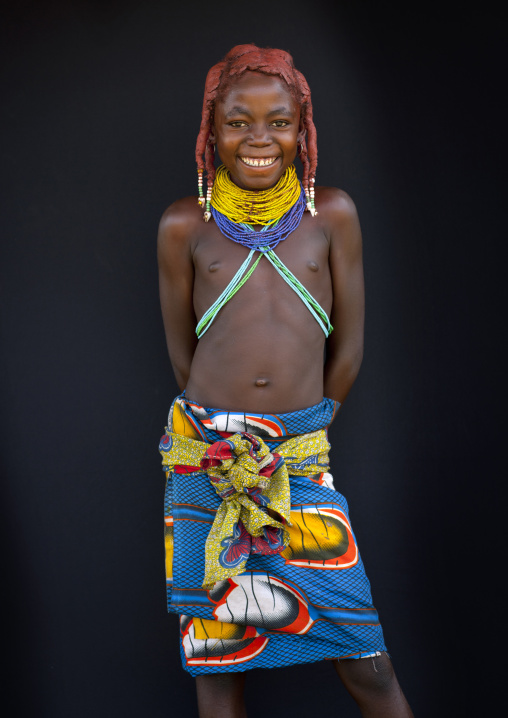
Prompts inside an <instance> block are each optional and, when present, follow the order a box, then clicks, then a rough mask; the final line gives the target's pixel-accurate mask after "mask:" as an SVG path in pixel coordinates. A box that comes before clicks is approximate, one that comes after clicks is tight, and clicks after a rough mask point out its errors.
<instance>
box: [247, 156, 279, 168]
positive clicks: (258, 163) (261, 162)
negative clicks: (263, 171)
mask: <svg viewBox="0 0 508 718" xmlns="http://www.w3.org/2000/svg"><path fill="white" fill-rule="evenodd" d="M240 159H241V161H242V162H243V163H244V164H246V165H248V166H249V167H270V165H273V164H275V163H276V162H277V160H278V159H279V158H278V157H259V158H256V159H255V158H254V157H240Z"/></svg>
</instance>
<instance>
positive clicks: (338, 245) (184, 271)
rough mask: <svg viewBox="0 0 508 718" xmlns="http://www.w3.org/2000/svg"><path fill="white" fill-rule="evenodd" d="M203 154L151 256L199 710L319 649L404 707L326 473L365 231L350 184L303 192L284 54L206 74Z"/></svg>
mask: <svg viewBox="0 0 508 718" xmlns="http://www.w3.org/2000/svg"><path fill="white" fill-rule="evenodd" d="M216 154H218V155H219V157H220V160H221V162H222V164H221V166H220V167H218V168H217V169H216V167H215V155H216ZM297 155H298V156H299V157H300V159H301V162H302V166H303V173H302V181H301V182H300V181H299V180H298V178H297V175H296V172H295V168H294V165H293V163H294V161H295V158H296V156H297ZM196 160H197V165H198V189H199V200H198V201H196V198H195V197H187V198H185V199H181V200H178V201H177V202H175V203H174V204H172V205H171V206H170V207H169V208H168V209H167V210H166V212H165V213H164V215H163V217H162V219H161V222H160V228H159V237H158V257H159V270H160V297H161V306H162V314H163V319H164V326H165V331H166V338H167V345H168V350H169V355H170V359H171V363H172V366H173V370H174V373H175V377H176V380H177V382H178V385H179V387H180V390H181V392H182V393H181V394H180V396H179V397H177V398H176V399H175V401H174V402H173V405H172V407H171V410H170V414H169V418H168V427H167V428H166V433H165V435H164V436H163V437H162V439H161V444H160V450H161V454H162V456H163V468H164V470H165V472H166V476H167V482H166V500H165V523H166V534H165V535H166V573H167V592H168V610H170V611H173V612H176V613H179V614H180V621H181V653H182V662H183V666H184V668H185V669H186V670H187V671H189V672H190V673H191V674H192V675H194V676H196V677H197V678H196V680H197V689H198V702H199V711H200V716H201V718H212V717H214V716H220V717H221V718H240V717H241V716H245V715H246V714H245V707H244V704H243V678H244V676H245V671H247V670H249V669H251V668H256V667H266V668H270V667H276V666H284V665H292V664H297V663H306V662H312V661H318V660H323V659H330V660H331V661H332V662H333V665H334V666H335V669H336V671H337V672H338V674H339V676H340V677H341V679H342V681H343V683H344V685H345V686H346V688H347V689H348V691H349V692H350V694H351V695H352V696H353V698H354V699H355V700H356V702H357V704H358V706H359V707H360V710H361V712H362V715H363V716H378V717H382V716H390V718H398V717H399V716H411V715H412V713H411V711H410V708H409V706H408V705H407V702H406V700H405V698H404V696H403V694H402V692H401V690H400V687H399V684H398V682H397V679H396V677H395V674H394V672H393V668H392V665H391V662H390V659H389V657H388V655H387V653H386V647H385V644H384V640H383V634H382V629H381V626H380V623H379V619H378V615H377V612H376V610H375V608H374V607H373V605H372V598H371V594H370V586H369V582H368V580H367V577H366V575H365V571H364V568H363V564H362V561H361V558H360V554H359V551H358V547H357V544H356V540H355V537H354V533H353V531H352V529H351V525H350V521H349V514H348V507H347V503H346V500H345V499H344V497H343V496H342V495H341V494H340V493H338V492H337V491H335V489H334V486H333V479H332V477H331V474H330V473H329V463H328V450H329V444H328V440H327V432H326V428H327V426H328V425H329V424H330V423H331V421H332V420H333V418H334V416H335V414H336V412H337V410H338V409H339V407H340V405H341V403H342V402H343V401H344V400H345V398H346V396H347V394H348V393H349V391H350V389H351V386H352V384H353V382H354V380H355V378H356V376H357V374H358V371H359V368H360V364H361V361H362V353H363V322H364V285H363V267H362V248H361V232H360V225H359V221H358V217H357V213H356V209H355V206H354V204H353V202H352V200H351V198H350V197H349V196H348V195H347V194H346V193H345V192H343V191H341V190H338V189H335V188H330V187H316V188H314V182H315V174H316V166H317V144H316V130H315V127H314V123H313V119H312V104H311V99H310V90H309V87H308V85H307V82H306V80H305V78H304V77H303V75H302V74H301V73H300V72H298V71H297V70H296V69H295V67H294V65H293V60H292V58H291V56H290V55H289V54H288V53H286V52H283V51H281V50H274V49H260V48H258V47H256V46H255V45H239V46H237V47H234V48H233V49H232V50H231V51H230V52H229V53H228V54H227V55H226V57H225V58H224V60H223V61H222V62H220V63H218V64H217V65H215V66H214V67H212V69H211V70H210V71H209V73H208V77H207V80H206V86H205V97H204V103H203V114H202V122H201V128H200V132H199V136H198V141H197V146H196ZM205 171H206V193H205V191H204V186H203V185H204V177H205ZM325 344H326V363H325V364H324V366H323V355H324V351H325Z"/></svg>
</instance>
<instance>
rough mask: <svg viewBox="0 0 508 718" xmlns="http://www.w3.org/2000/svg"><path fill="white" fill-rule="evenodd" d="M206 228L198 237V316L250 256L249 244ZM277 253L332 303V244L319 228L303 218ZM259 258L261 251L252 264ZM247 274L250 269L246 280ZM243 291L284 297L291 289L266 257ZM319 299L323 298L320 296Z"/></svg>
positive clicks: (196, 277) (196, 268)
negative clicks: (330, 252) (330, 250)
mask: <svg viewBox="0 0 508 718" xmlns="http://www.w3.org/2000/svg"><path fill="white" fill-rule="evenodd" d="M306 219H307V218H306ZM308 219H310V217H309V218H308ZM206 229H207V230H208V231H206V232H204V233H203V236H202V237H200V238H199V239H198V241H197V245H196V249H195V252H194V268H195V287H194V299H195V305H196V306H195V310H196V314H197V315H198V316H200V315H201V314H202V313H203V312H204V311H206V309H207V308H208V306H210V304H211V303H212V302H214V301H215V300H216V299H217V297H218V296H219V295H220V294H221V292H223V291H224V289H226V287H228V285H229V284H230V283H231V281H232V280H233V279H234V278H235V276H237V273H238V272H239V270H240V268H241V267H242V265H244V263H245V262H246V260H247V259H248V257H249V250H248V249H247V248H246V247H243V246H242V245H239V244H236V243H235V242H233V241H232V240H230V239H228V238H226V237H225V236H224V235H223V234H221V232H220V231H219V230H218V228H217V227H215V226H209V227H207V228H206ZM275 254H276V255H277V257H278V258H279V259H280V260H281V262H282V264H283V265H284V266H285V267H287V269H288V270H289V271H290V272H291V273H292V274H293V275H294V276H295V277H296V278H297V279H298V281H299V282H301V283H302V284H303V286H304V287H306V288H307V289H308V291H309V292H310V293H311V294H317V295H319V296H320V297H321V301H322V302H323V303H324V304H328V301H327V295H328V293H330V298H331V286H330V284H331V282H330V271H329V264H328V255H329V243H328V240H327V238H326V237H325V236H324V233H323V231H322V230H320V228H319V227H316V226H315V224H314V226H313V225H312V224H311V223H310V222H307V221H305V222H304V221H303V220H302V223H301V224H300V226H299V227H298V229H297V230H295V231H294V232H293V233H292V234H291V235H290V236H289V237H288V238H287V239H286V240H284V241H283V242H281V243H280V244H279V245H278V246H277V247H276V249H275ZM257 257H258V253H257V252H256V253H254V254H253V255H252V257H251V259H250V264H249V265H248V266H249V267H252V265H253V264H254V262H255V260H256V258H257ZM247 273H248V268H247V269H246V271H245V272H244V275H243V277H242V279H244V278H245V276H246V274H247ZM239 281H241V280H239ZM244 288H245V289H244ZM242 290H243V291H244V293H246V294H248V295H251V294H253V295H256V294H257V296H267V295H270V294H273V293H274V294H277V296H280V293H281V292H282V293H284V292H285V291H287V286H285V282H284V279H283V277H282V275H281V273H280V272H278V271H277V269H276V268H275V267H274V264H273V263H271V262H270V261H269V260H268V259H267V258H266V257H262V258H261V259H260V261H259V263H258V264H257V266H256V269H255V270H254V271H253V273H252V274H251V275H250V277H249V278H248V280H246V281H245V283H244V284H242ZM316 299H318V301H320V300H319V297H316Z"/></svg>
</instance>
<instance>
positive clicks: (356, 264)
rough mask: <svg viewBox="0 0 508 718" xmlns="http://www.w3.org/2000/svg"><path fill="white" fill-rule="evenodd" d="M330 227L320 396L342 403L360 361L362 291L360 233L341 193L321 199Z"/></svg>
mask: <svg viewBox="0 0 508 718" xmlns="http://www.w3.org/2000/svg"><path fill="white" fill-rule="evenodd" d="M324 205H325V206H324V207H323V209H324V211H325V213H326V219H327V220H328V222H329V227H330V255H329V264H330V272H331V276H332V286H333V304H332V311H331V317H330V319H331V323H332V326H333V327H334V330H333V332H332V333H331V335H330V337H329V338H328V340H327V346H326V363H325V369H324V395H325V396H327V397H330V398H331V399H335V400H336V401H340V402H341V403H342V402H343V401H344V399H345V398H346V396H347V395H348V393H349V391H350V389H351V387H352V386H353V383H354V381H355V379H356V377H357V375H358V372H359V370H360V366H361V363H362V358H363V331H364V318H365V292H364V279H363V260H362V233H361V229H360V222H359V220H358V214H357V212H356V207H355V205H354V202H353V200H352V199H351V197H349V195H347V194H346V193H345V192H343V191H342V190H332V191H331V192H329V193H328V196H327V197H326V198H325V203H324Z"/></svg>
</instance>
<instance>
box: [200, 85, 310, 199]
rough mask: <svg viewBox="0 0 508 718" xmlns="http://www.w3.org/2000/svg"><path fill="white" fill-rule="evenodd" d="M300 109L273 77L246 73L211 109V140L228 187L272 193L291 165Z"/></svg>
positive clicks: (299, 135) (299, 130) (298, 133)
mask: <svg viewBox="0 0 508 718" xmlns="http://www.w3.org/2000/svg"><path fill="white" fill-rule="evenodd" d="M304 134H305V130H304V129H303V128H301V127H300V108H299V107H298V105H297V104H296V102H295V101H294V99H293V97H292V96H291V93H290V92H289V89H288V87H287V85H286V83H285V82H284V81H283V80H281V79H280V78H279V77H277V76H274V75H263V74H262V73H260V72H246V73H245V74H244V75H242V76H241V77H240V78H239V79H238V80H237V81H236V82H235V83H234V84H233V85H232V86H231V87H230V89H229V90H228V91H227V93H226V95H225V97H224V98H223V100H221V101H218V102H217V103H216V105H215V121H214V128H213V131H212V134H211V135H210V137H211V140H212V141H213V142H215V143H216V145H217V148H216V149H217V151H218V153H219V156H220V158H221V160H222V162H223V163H224V164H225V165H226V167H227V169H228V170H229V171H230V173H231V179H232V180H233V182H234V183H235V184H236V185H238V186H239V187H242V188H243V189H249V190H256V189H267V188H268V187H273V185H275V184H276V183H277V182H278V181H279V179H280V178H281V176H282V175H283V174H284V172H285V171H286V169H287V168H288V167H289V166H290V165H291V164H292V163H293V161H294V159H295V157H296V152H297V143H298V140H301V139H303V136H304Z"/></svg>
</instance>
